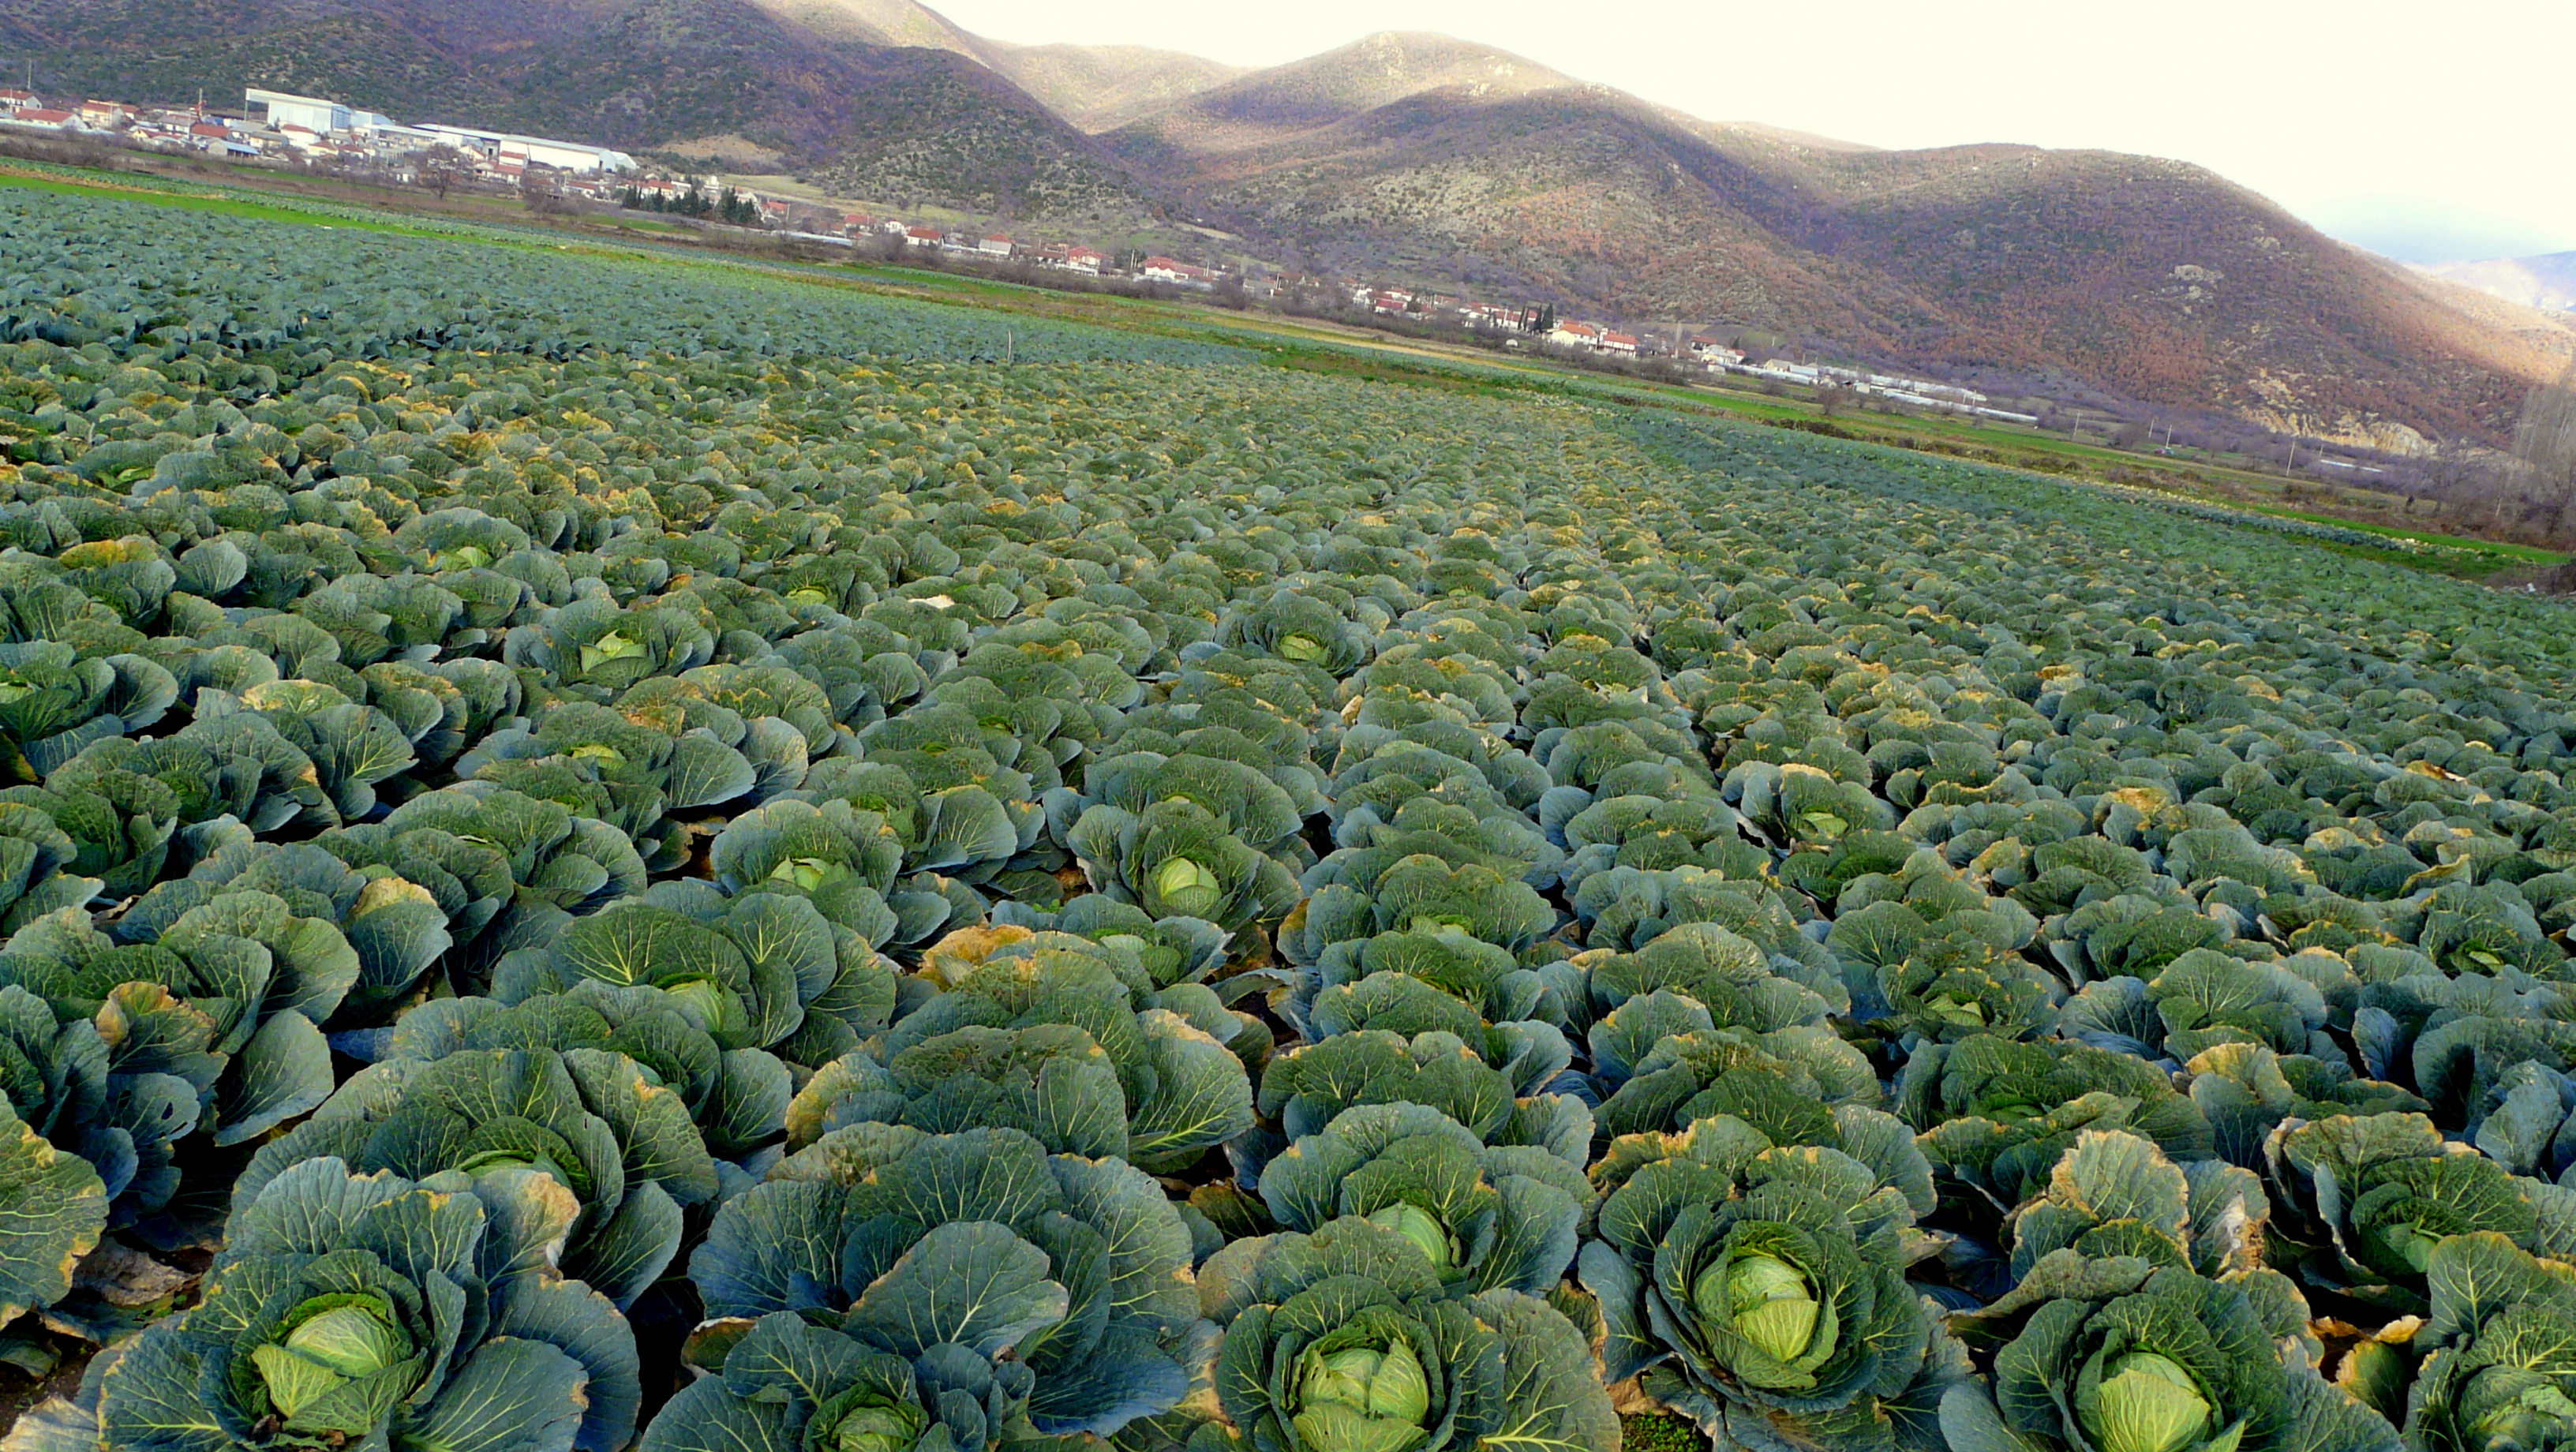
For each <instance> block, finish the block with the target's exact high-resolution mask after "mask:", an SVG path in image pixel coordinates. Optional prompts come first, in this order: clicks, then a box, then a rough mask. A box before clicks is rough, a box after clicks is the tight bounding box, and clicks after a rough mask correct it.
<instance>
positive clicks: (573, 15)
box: [0, 0, 1164, 228]
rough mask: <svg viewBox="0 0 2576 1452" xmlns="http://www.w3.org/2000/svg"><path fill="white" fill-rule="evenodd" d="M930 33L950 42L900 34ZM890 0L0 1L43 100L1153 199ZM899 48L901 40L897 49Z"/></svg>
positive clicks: (1067, 208)
mask: <svg viewBox="0 0 2576 1452" xmlns="http://www.w3.org/2000/svg"><path fill="white" fill-rule="evenodd" d="M941 37H945V38H947V39H948V40H950V41H951V42H953V44H947V45H920V44H911V43H909V42H912V41H919V40H929V39H938V38H941ZM972 39H973V38H972V37H968V36H965V33H964V32H962V31H957V30H955V28H954V27H950V26H947V24H946V22H945V21H942V20H940V19H939V17H938V16H937V15H936V14H935V13H933V12H930V11H927V10H923V9H922V8H921V7H919V6H915V5H910V4H908V3H903V0H759V3H755V0H0V50H5V51H6V52H7V53H9V54H11V55H12V56H26V57H29V58H31V59H32V60H33V61H34V64H35V72H36V86H37V89H38V90H39V91H40V92H47V93H56V92H60V93H75V94H83V95H115V96H121V97H125V98H128V99H134V100H168V101H177V100H187V99H193V98H194V97H195V95H196V94H197V93H198V90H199V88H201V87H202V88H203V89H204V91H205V93H206V94H207V95H208V97H209V98H210V99H215V100H217V103H218V104H225V103H230V104H236V105H237V104H239V97H240V94H241V89H242V87H244V86H245V85H254V86H266V87H271V88H274V89H278V90H287V91H298V92H304V93H318V94H323V95H330V96H334V97H337V98H340V99H344V100H347V101H350V102H352V103H354V104H356V105H360V106H365V107H368V108H370V109H374V110H379V111H383V112H386V113H387V114H390V115H394V116H398V117H401V118H403V119H405V120H417V121H471V122H473V123H475V124H479V125H485V126H495V127H503V128H509V129H515V130H522V131H529V132H534V133H537V134H541V135H553V136H564V137H570V138H577V139H581V140H588V141H595V142H600V143H603V144H607V145H612V146H619V147H624V148H626V149H629V150H653V149H658V148H671V149H674V150H677V151H681V152H683V153H685V154H690V155H694V156H699V157H709V158H716V159H718V160H719V161H721V159H722V158H726V157H744V158H753V159H757V160H758V161H759V162H760V163H761V164H762V167H763V169H766V168H768V167H771V166H778V167H786V168H789V169H793V170H796V171H798V172H802V173H804V174H806V175H808V176H810V177H812V178H813V179H814V180H816V181H817V182H820V183H823V184H825V185H827V186H830V187H832V188H834V189H836V190H838V191H840V192H842V193H843V194H846V195H853V196H862V197H870V198H881V199H884V200H887V201H891V202H897V203H901V204H904V205H921V204H925V203H929V204H938V205H945V206H952V207H956V208H960V209H963V210H968V211H977V212H986V213H992V214H998V215H1012V216H1020V217H1029V216H1047V217H1053V218H1059V219H1064V220H1066V221H1068V222H1072V223H1088V224H1094V225H1100V226H1115V227H1120V228H1124V227H1129V226H1133V225H1135V224H1136V222H1137V221H1138V220H1139V219H1142V218H1150V217H1152V216H1155V215H1159V214H1160V213H1161V212H1162V211H1163V210H1164V206H1163V203H1161V202H1160V201H1159V200H1157V199H1156V198H1155V197H1154V196H1153V195H1151V189H1150V187H1148V186H1146V185H1144V184H1141V183H1140V182H1139V181H1138V180H1137V179H1136V178H1135V177H1133V176H1132V175H1130V174H1129V173H1128V172H1127V171H1126V170H1125V168H1124V167H1123V166H1122V165H1120V164H1119V163H1118V162H1117V161H1116V160H1115V158H1113V157H1111V156H1110V155H1109V154H1108V152H1107V150H1106V148H1105V147H1104V146H1103V145H1102V144H1101V143H1099V142H1097V141H1095V140H1094V139H1093V138H1091V137H1090V136H1088V135H1086V134H1084V133H1083V132H1082V131H1080V130H1079V129H1077V128H1075V127H1074V126H1073V125H1072V124H1070V123H1069V122H1067V121H1065V120H1064V119H1063V118H1062V117H1060V116H1058V115H1056V114H1055V113H1054V112H1053V111H1051V110H1049V109H1048V108H1047V107H1046V106H1045V105H1043V104H1041V103H1039V102H1038V101H1037V100H1035V99H1034V98H1032V97H1031V96H1030V95H1029V94H1028V93H1027V92H1025V91H1023V90H1021V89H1020V88H1019V87H1018V86H1016V85H1014V84H1013V83H1012V82H1011V81H1010V79H1009V78H1008V77H1007V76H1004V75H1002V74H1001V73H999V72H998V71H996V70H995V69H994V68H993V67H992V66H990V65H988V64H986V63H985V62H984V61H982V60H980V59H978V58H976V57H975V56H973V55H971V54H969V53H968V52H967V51H966V50H962V49H959V48H957V47H959V46H963V45H966V44H967V43H968V42H969V41H972ZM896 42H904V43H896Z"/></svg>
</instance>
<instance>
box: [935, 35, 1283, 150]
mask: <svg viewBox="0 0 2576 1452" xmlns="http://www.w3.org/2000/svg"><path fill="white" fill-rule="evenodd" d="M985 46H986V49H985V51H984V53H983V56H982V59H983V61H984V63H985V64H986V65H989V66H991V67H992V68H993V69H995V70H997V71H1000V72H1001V73H1002V74H1003V75H1006V76H1008V77H1010V78H1011V79H1012V80H1013V81H1015V82H1017V83H1018V84H1019V87H1020V89H1021V90H1024V91H1026V92H1028V93H1029V94H1030V95H1032V96H1035V97H1036V98H1037V99H1038V100H1040V101H1041V102H1044V103H1045V104H1046V105H1047V107H1048V108H1049V109H1051V110H1053V111H1054V112H1055V113H1056V114H1057V115H1059V116H1062V117H1063V118H1064V119H1065V120H1067V121H1070V122H1072V123H1073V124H1074V125H1076V126H1078V127H1080V128H1082V129H1083V130H1085V131H1090V132H1101V131H1114V130H1116V129H1118V128H1119V127H1121V126H1125V125H1127V124H1128V123H1129V122H1132V121H1138V120H1142V119H1143V118H1145V117H1147V116H1152V115H1157V114H1159V113H1161V112H1163V111H1166V110H1169V109H1170V108H1171V107H1173V106H1175V105H1178V104H1180V103H1181V102H1183V101H1186V100H1188V99H1189V98H1190V97H1192V96H1195V95H1198V94H1199V93H1200V92H1202V91H1208V90H1213V89H1215V88H1216V87H1218V86H1222V85H1224V84H1225V83H1226V82H1228V81H1231V80H1233V79H1234V78H1235V77H1237V76H1240V75H1242V74H1243V71H1242V69H1241V68H1240V67H1238V66H1229V65H1222V64H1219V63H1218V62H1216V61H1212V60H1205V59H1202V58H1200V57H1198V56H1194V55H1183V54H1182V53H1180V52H1179V51H1173V50H1154V49H1152V48H1150V47H1147V46H1141V45H1004V44H1002V43H1000V42H998V41H987V42H985Z"/></svg>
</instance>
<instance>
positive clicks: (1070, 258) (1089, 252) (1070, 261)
mask: <svg viewBox="0 0 2576 1452" xmlns="http://www.w3.org/2000/svg"><path fill="white" fill-rule="evenodd" d="M1108 265H1109V254H1108V253H1106V252H1103V251H1101V250H1100V249H1098V248H1096V247H1068V248H1066V249H1064V261H1063V262H1061V263H1059V264H1058V266H1061V267H1062V268H1063V269H1064V270H1065V271H1067V272H1079V273H1082V274H1084V275H1085V276H1089V277H1098V276H1099V275H1100V269H1102V268H1104V267H1106V266H1108Z"/></svg>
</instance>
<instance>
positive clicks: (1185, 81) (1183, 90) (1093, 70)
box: [753, 0, 1243, 132]
mask: <svg viewBox="0 0 2576 1452" xmlns="http://www.w3.org/2000/svg"><path fill="white" fill-rule="evenodd" d="M753 3H755V4H757V5H759V6H760V8H761V9H763V10H765V11H767V12H768V13H769V14H771V15H773V16H776V17H778V18H779V19H780V20H782V21H786V22H788V23H791V24H795V25H799V26H803V27H805V28H807V29H809V30H812V31H813V32H815V33H816V34H818V35H823V36H828V37H831V38H833V39H836V40H842V41H858V42H861V43H863V44H867V45H876V46H917V47H924V48H928V49H933V50H944V51H948V52H950V53H951V54H955V55H962V56H965V57H966V58H968V59H970V60H973V61H977V62H979V63H981V64H983V65H984V66H986V67H988V68H990V69H992V70H993V71H995V72H998V73H999V74H1001V75H1003V76H1005V77H1007V78H1009V79H1010V81H1011V82H1012V83H1013V84H1015V85H1017V86H1018V87H1019V88H1020V89H1021V90H1023V91H1026V92H1027V93H1028V94H1029V95H1030V96H1031V97H1033V98H1034V99H1036V100H1037V101H1038V102H1039V103H1040V104H1042V105H1044V106H1045V107H1046V108H1047V109H1049V110H1051V111H1053V112H1054V113H1056V114H1057V115H1058V116H1060V117H1062V118H1063V119H1064V120H1065V121H1067V122H1069V123H1071V124H1072V125H1073V126H1075V127H1077V128H1079V129H1081V130H1083V131H1092V132H1097V131H1107V130H1111V129H1114V128H1116V127H1119V126H1123V125H1125V124H1127V123H1128V122H1130V121H1134V120H1136V119H1138V118H1140V117H1142V116H1146V115H1150V114H1152V113H1154V112H1156V111H1160V110H1162V109H1164V108H1166V107H1169V106H1171V105H1173V104H1175V103H1177V102H1179V101H1182V100H1185V99H1186V98H1188V97H1189V96H1192V95H1194V94H1196V93H1198V92H1200V91H1203V90H1206V89H1208V88H1210V87H1212V86H1218V85H1222V84H1224V83H1225V82H1227V81H1230V80H1232V79H1234V78H1235V77H1236V76H1239V75H1241V74H1243V72H1242V70H1241V69H1240V68H1239V67H1235V66H1229V65H1224V64H1221V63H1219V62H1216V61H1212V60H1205V59H1202V58H1200V57H1198V56H1194V55H1184V54H1182V53H1180V52H1178V51H1169V50H1156V49H1153V48H1151V47H1147V46H1139V45H1100V46H1093V45H1012V44H1010V43H1009V42H1007V41H998V40H987V39H985V38H984V37H982V36H980V35H976V34H974V33H973V32H971V31H968V30H965V29H963V28H962V27H960V26H958V25H957V24H955V23H954V22H952V21H951V20H949V19H948V17H946V16H944V15H942V14H940V13H939V12H938V11H936V10H933V9H931V8H930V7H928V6H926V5H921V4H918V3H915V0H753Z"/></svg>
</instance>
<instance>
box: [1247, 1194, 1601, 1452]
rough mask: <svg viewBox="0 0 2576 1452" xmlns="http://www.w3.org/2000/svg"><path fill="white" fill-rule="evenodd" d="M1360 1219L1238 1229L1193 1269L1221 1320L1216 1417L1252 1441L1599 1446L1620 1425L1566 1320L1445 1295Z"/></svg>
mask: <svg viewBox="0 0 2576 1452" xmlns="http://www.w3.org/2000/svg"><path fill="white" fill-rule="evenodd" d="M1442 1287H1443V1282H1442V1280H1441V1278H1440V1276H1439V1275H1438V1274H1437V1273H1436V1272H1435V1271H1434V1270H1433V1268H1432V1267H1431V1266H1430V1265H1429V1264H1427V1263H1426V1262H1425V1261H1424V1260H1423V1259H1422V1257H1421V1255H1420V1254H1419V1253H1418V1248H1417V1246H1416V1245H1415V1243H1414V1242H1413V1241H1412V1240H1411V1238H1410V1237H1408V1236H1407V1235H1405V1234H1404V1233H1402V1232H1401V1231H1398V1230H1391V1229H1388V1228H1386V1227H1384V1226H1382V1225H1379V1224H1375V1223H1372V1222H1370V1221H1364V1220H1341V1221H1336V1222H1334V1223H1333V1224H1331V1225H1329V1226H1326V1227H1325V1228H1323V1229H1321V1230H1319V1231H1317V1232H1315V1233H1314V1234H1311V1235H1306V1234H1296V1233H1283V1234H1278V1235H1265V1236H1259V1237H1255V1238H1252V1239H1248V1240H1239V1241H1236V1242H1234V1243H1233V1244H1231V1245H1228V1246H1227V1247H1225V1248H1224V1249H1223V1250H1220V1251H1218V1252H1217V1253H1216V1254H1215V1255H1214V1256H1213V1257H1211V1258H1210V1259H1209V1260H1208V1262H1207V1264H1206V1265H1205V1266H1203V1267H1201V1268H1200V1272H1199V1299H1200V1305H1201V1309H1202V1310H1203V1311H1204V1313H1205V1314H1206V1316H1207V1317H1208V1319H1209V1320H1210V1321H1212V1322H1214V1323H1215V1324H1216V1325H1218V1326H1220V1327H1222V1328H1224V1341H1223V1343H1222V1345H1221V1347H1220V1348H1219V1350H1218V1353H1217V1362H1216V1402H1217V1407H1218V1417H1217V1421H1216V1423H1215V1425H1216V1427H1217V1428H1218V1429H1219V1430H1220V1431H1222V1432H1223V1433H1224V1434H1225V1441H1226V1443H1227V1444H1228V1445H1230V1446H1233V1447H1238V1448H1251V1449H1259V1452H1453V1449H1455V1452H1465V1449H1470V1448H1477V1447H1488V1446H1503V1445H1508V1444H1509V1443H1512V1442H1515V1441H1523V1442H1527V1443H1530V1444H1532V1445H1535V1446H1541V1447H1549V1448H1557V1449H1564V1452H1611V1449H1613V1448H1615V1447H1616V1446H1617V1445H1618V1441H1619V1423H1618V1418H1617V1417H1616V1415H1615V1414H1614V1413H1613V1412H1612V1411H1611V1407H1610V1398H1609V1396H1608V1394H1607V1393H1606V1392H1604V1390H1603V1389H1602V1386H1601V1381H1600V1378H1599V1376H1598V1375H1597V1373H1596V1372H1595V1370H1594V1363H1593V1360H1592V1357H1591V1354H1590V1348H1589V1347H1587V1346H1586V1345H1585V1344H1584V1338H1583V1335H1582V1333H1581V1332H1579V1331H1578V1330H1576V1329H1575V1325H1574V1323H1573V1322H1572V1321H1569V1320H1568V1319H1567V1318H1566V1317H1565V1315H1564V1314H1563V1313H1562V1312H1560V1311H1559V1310H1558V1309H1556V1307H1555V1306H1553V1305H1551V1304H1550V1303H1549V1302H1547V1301H1545V1300H1541V1299H1539V1298H1538V1297H1535V1296H1530V1295H1525V1294H1522V1293H1521V1292H1518V1291H1512V1290H1502V1289H1495V1290H1485V1291H1479V1292H1476V1293H1475V1294H1472V1295H1467V1296H1463V1297H1457V1298H1452V1297H1449V1296H1446V1295H1444V1294H1443V1289H1442Z"/></svg>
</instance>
